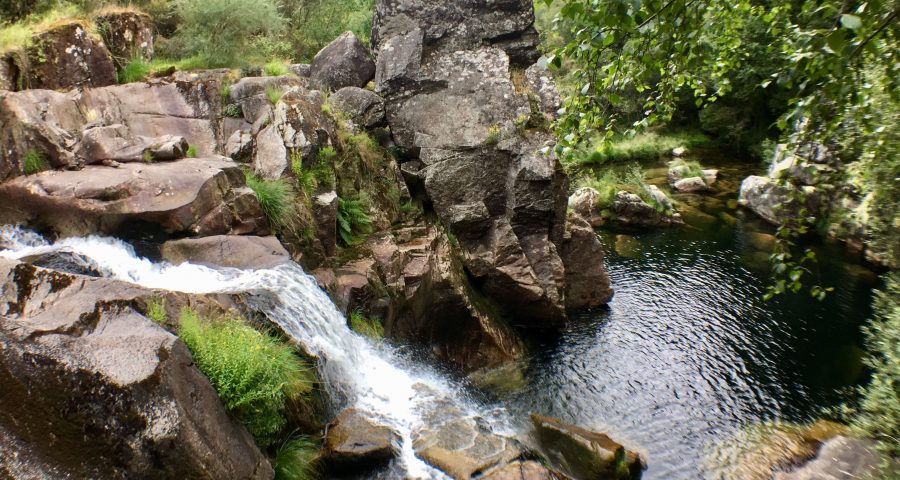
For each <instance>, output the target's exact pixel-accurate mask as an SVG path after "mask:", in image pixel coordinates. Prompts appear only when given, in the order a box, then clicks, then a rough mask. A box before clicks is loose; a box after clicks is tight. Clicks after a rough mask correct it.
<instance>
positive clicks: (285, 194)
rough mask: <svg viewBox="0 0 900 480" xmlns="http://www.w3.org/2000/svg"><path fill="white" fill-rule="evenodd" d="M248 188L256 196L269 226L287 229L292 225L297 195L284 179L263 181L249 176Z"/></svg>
mask: <svg viewBox="0 0 900 480" xmlns="http://www.w3.org/2000/svg"><path fill="white" fill-rule="evenodd" d="M247 186H248V187H250V189H251V190H253V192H254V193H255V194H256V199H257V200H258V201H259V206H260V208H262V211H263V213H264V214H265V215H266V218H268V219H269V224H271V225H272V226H273V227H286V226H288V225H289V224H290V223H291V219H292V217H293V214H294V198H295V196H296V193H295V192H294V189H293V188H291V186H290V185H289V184H288V183H287V182H286V181H285V180H284V179H278V180H263V179H261V178H258V177H256V176H254V175H247Z"/></svg>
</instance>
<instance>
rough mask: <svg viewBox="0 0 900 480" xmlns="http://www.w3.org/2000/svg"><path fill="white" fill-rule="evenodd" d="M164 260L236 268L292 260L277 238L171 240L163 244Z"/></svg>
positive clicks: (238, 237)
mask: <svg viewBox="0 0 900 480" xmlns="http://www.w3.org/2000/svg"><path fill="white" fill-rule="evenodd" d="M160 253H161V254H162V258H163V259H164V260H166V261H168V262H172V263H174V264H179V263H184V262H191V263H195V264H199V265H207V266H219V267H234V268H270V267H274V266H276V265H280V264H282V263H285V262H289V261H290V260H291V256H290V254H289V253H288V252H287V250H285V248H284V246H283V245H281V242H279V241H278V239H277V238H276V237H257V236H238V235H215V236H212V237H203V238H184V239H181V240H170V241H168V242H166V243H164V244H163V245H162V248H161V252H160Z"/></svg>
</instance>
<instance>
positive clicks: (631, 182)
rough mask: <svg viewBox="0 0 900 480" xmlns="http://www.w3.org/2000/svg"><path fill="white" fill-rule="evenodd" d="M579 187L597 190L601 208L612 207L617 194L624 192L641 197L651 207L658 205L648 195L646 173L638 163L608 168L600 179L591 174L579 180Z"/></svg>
mask: <svg viewBox="0 0 900 480" xmlns="http://www.w3.org/2000/svg"><path fill="white" fill-rule="evenodd" d="M578 186H579V187H590V188H593V189H594V190H596V191H597V193H598V194H599V198H598V199H597V202H598V204H599V206H600V208H608V207H609V206H611V205H612V202H613V200H614V199H615V197H616V194H617V193H619V191H622V190H624V191H626V192H630V193H634V194H636V195H638V196H640V197H641V199H642V200H644V201H645V202H647V203H648V204H650V205H655V204H656V201H655V200H654V199H653V198H652V197H651V196H650V195H649V194H648V193H647V189H646V188H645V187H646V185H645V184H644V173H643V171H642V170H641V166H640V165H639V164H637V163H636V162H633V163H629V164H626V165H616V166H610V167H606V168H605V169H604V170H603V173H602V174H601V175H600V176H599V177H597V176H593V175H592V174H591V173H589V174H587V175H585V176H583V177H581V178H580V179H579V181H578Z"/></svg>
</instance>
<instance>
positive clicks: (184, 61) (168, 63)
mask: <svg viewBox="0 0 900 480" xmlns="http://www.w3.org/2000/svg"><path fill="white" fill-rule="evenodd" d="M147 68H148V69H149V74H150V75H159V74H161V73H162V72H165V71H166V70H169V69H170V68H174V69H175V70H180V71H185V70H208V69H209V68H210V64H209V62H208V61H207V60H206V59H204V58H203V57H199V56H193V57H186V58H180V59H171V58H154V59H153V61H151V62H150V63H149V64H147Z"/></svg>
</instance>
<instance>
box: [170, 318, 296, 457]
mask: <svg viewBox="0 0 900 480" xmlns="http://www.w3.org/2000/svg"><path fill="white" fill-rule="evenodd" d="M178 336H179V337H180V338H181V339H182V341H184V343H185V345H187V347H188V349H189V350H190V351H191V353H192V354H193V357H194V363H196V365H197V368H199V369H200V371H202V372H203V373H204V374H205V375H206V376H207V377H208V378H209V381H210V383H211V384H212V386H213V387H214V388H215V389H216V392H217V393H218V395H219V398H220V399H221V400H222V403H223V404H224V406H225V408H226V409H227V410H228V411H229V412H231V413H232V414H233V415H235V417H237V418H238V419H239V420H240V421H241V423H243V424H244V426H246V427H247V430H248V431H249V432H250V434H251V435H253V438H254V439H255V440H256V442H257V444H258V445H260V446H263V447H265V446H267V445H269V444H271V442H272V440H273V439H274V437H275V435H276V434H277V433H278V432H279V431H280V430H281V428H282V427H283V426H284V424H285V419H284V406H285V401H286V400H287V399H288V398H296V397H301V396H303V395H308V394H310V392H312V388H313V384H314V377H313V375H312V373H311V371H310V369H309V368H308V367H307V366H306V365H304V363H303V361H302V360H301V359H300V358H299V357H298V356H297V355H296V354H295V353H294V350H293V348H291V346H290V345H288V344H286V343H284V342H281V341H279V340H277V339H275V338H273V337H270V336H268V335H264V334H262V333H260V332H258V331H256V330H254V329H253V328H251V327H249V326H247V325H245V324H244V323H243V322H242V321H241V319H239V318H220V319H215V320H210V319H205V318H200V316H199V315H198V314H197V313H196V312H195V311H193V310H191V309H190V308H184V309H182V311H181V323H180V325H179V327H178Z"/></svg>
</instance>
